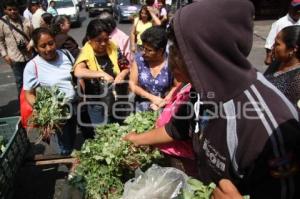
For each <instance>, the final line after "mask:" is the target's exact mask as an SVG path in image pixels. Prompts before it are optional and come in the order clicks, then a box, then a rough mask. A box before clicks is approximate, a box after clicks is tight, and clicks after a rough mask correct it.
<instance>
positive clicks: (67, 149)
mask: <svg viewBox="0 0 300 199" xmlns="http://www.w3.org/2000/svg"><path fill="white" fill-rule="evenodd" d="M73 109H74V110H73V111H74V112H73V115H72V117H71V118H70V119H68V120H67V121H66V123H65V124H64V126H62V127H61V129H60V130H61V131H60V130H56V132H55V135H54V136H51V138H50V139H51V141H50V142H51V145H54V146H53V147H54V150H56V152H57V153H59V154H61V155H70V154H71V152H72V151H73V148H74V142H75V138H76V130H77V117H76V106H73Z"/></svg>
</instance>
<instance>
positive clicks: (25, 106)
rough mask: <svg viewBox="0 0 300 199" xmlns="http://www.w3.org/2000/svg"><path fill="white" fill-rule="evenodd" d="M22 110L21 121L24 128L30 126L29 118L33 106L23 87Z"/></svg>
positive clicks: (21, 96)
mask: <svg viewBox="0 0 300 199" xmlns="http://www.w3.org/2000/svg"><path fill="white" fill-rule="evenodd" d="M20 112H21V123H22V126H23V127H24V128H27V127H28V120H29V118H30V117H31V114H32V106H31V105H30V104H29V102H28V101H27V100H26V98H25V91H24V89H23V88H22V90H21V93H20Z"/></svg>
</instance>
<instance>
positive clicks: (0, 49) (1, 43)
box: [0, 24, 12, 65]
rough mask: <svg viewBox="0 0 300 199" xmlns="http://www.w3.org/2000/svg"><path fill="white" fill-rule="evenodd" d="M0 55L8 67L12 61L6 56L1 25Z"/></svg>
mask: <svg viewBox="0 0 300 199" xmlns="http://www.w3.org/2000/svg"><path fill="white" fill-rule="evenodd" d="M0 53H1V56H2V57H3V58H4V61H5V62H6V63H7V64H8V65H11V63H12V60H11V59H10V57H9V56H8V54H7V48H6V43H5V35H4V28H3V24H1V27H0Z"/></svg>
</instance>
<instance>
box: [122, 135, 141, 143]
mask: <svg viewBox="0 0 300 199" xmlns="http://www.w3.org/2000/svg"><path fill="white" fill-rule="evenodd" d="M138 136H139V135H138V134H136V133H134V132H131V133H128V134H127V135H125V136H124V137H123V138H122V139H123V140H125V141H129V142H132V143H133V144H134V146H138V144H137V143H136V142H135V141H136V138H137V137H138Z"/></svg>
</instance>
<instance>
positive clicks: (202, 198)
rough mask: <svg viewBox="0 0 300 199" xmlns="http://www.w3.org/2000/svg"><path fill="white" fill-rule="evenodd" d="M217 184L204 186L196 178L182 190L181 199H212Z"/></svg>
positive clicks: (190, 180) (188, 181)
mask: <svg viewBox="0 0 300 199" xmlns="http://www.w3.org/2000/svg"><path fill="white" fill-rule="evenodd" d="M215 188H216V185H215V183H210V184H209V185H204V184H203V183H202V182H201V181H199V180H196V179H194V178H190V179H188V180H187V186H186V188H185V189H183V190H182V194H181V195H180V197H179V199H210V197H211V194H212V192H213V190H214V189H215Z"/></svg>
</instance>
